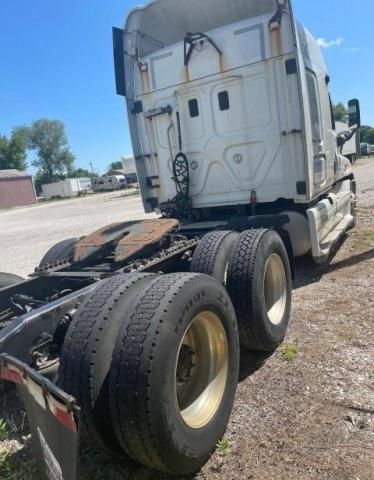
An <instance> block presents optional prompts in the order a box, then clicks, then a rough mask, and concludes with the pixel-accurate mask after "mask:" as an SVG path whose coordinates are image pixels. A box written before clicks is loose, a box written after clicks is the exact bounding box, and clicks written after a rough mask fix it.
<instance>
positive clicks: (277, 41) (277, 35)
mask: <svg viewBox="0 0 374 480" xmlns="http://www.w3.org/2000/svg"><path fill="white" fill-rule="evenodd" d="M270 43H271V53H272V55H273V56H276V57H277V56H279V55H281V54H282V36H281V28H280V26H279V28H273V29H272V30H271V31H270Z"/></svg>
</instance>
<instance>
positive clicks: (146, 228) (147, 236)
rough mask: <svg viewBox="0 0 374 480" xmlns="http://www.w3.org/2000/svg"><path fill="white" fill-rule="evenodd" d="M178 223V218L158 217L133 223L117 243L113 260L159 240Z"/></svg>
mask: <svg viewBox="0 0 374 480" xmlns="http://www.w3.org/2000/svg"><path fill="white" fill-rule="evenodd" d="M178 225H179V222H178V220H175V219H169V218H160V219H154V220H143V221H140V222H138V223H137V224H136V225H133V226H132V227H131V229H129V231H128V234H127V235H126V236H124V237H123V238H122V239H121V240H120V241H119V242H118V244H117V248H116V253H115V261H116V262H121V261H123V260H125V259H126V258H128V257H132V256H133V255H135V254H136V253H139V252H140V251H141V250H142V249H143V248H145V247H147V246H150V245H153V244H155V243H157V242H159V241H160V240H161V239H162V237H163V236H164V235H166V234H167V233H169V232H171V231H172V230H174V229H175V228H177V227H178Z"/></svg>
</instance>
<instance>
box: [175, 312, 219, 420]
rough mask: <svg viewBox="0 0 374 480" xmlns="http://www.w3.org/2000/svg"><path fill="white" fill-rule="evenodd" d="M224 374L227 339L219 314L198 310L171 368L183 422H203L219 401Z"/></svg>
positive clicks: (214, 412) (212, 412)
mask: <svg viewBox="0 0 374 480" xmlns="http://www.w3.org/2000/svg"><path fill="white" fill-rule="evenodd" d="M227 376H228V343H227V337H226V332H225V329H224V327H223V325H222V322H221V320H220V318H219V317H218V316H217V315H216V314H215V313H213V312H209V311H206V312H201V313H199V314H198V315H196V317H195V318H194V319H193V320H192V322H191V323H190V325H189V327H188V328H187V330H186V332H185V334H184V336H183V339H182V341H181V343H180V345H179V351H178V359H177V364H176V369H175V377H176V397H177V405H178V409H179V413H180V415H181V417H182V419H183V421H184V423H185V424H186V425H187V426H188V427H190V428H194V429H198V428H202V427H204V426H205V425H207V424H208V423H209V422H210V421H211V419H212V418H213V417H214V415H215V414H216V412H217V410H218V409H219V406H220V404H221V401H222V397H223V394H224V391H225V387H226V381H227Z"/></svg>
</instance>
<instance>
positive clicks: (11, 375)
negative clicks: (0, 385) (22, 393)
mask: <svg viewBox="0 0 374 480" xmlns="http://www.w3.org/2000/svg"><path fill="white" fill-rule="evenodd" d="M0 378H1V379H2V380H8V381H9V382H13V383H18V384H21V383H23V377H22V375H21V373H20V372H17V371H16V370H13V369H11V368H8V367H1V368H0Z"/></svg>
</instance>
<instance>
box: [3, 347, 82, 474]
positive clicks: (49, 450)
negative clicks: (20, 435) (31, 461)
mask: <svg viewBox="0 0 374 480" xmlns="http://www.w3.org/2000/svg"><path fill="white" fill-rule="evenodd" d="M0 378H1V379H2V380H8V381H11V382H13V383H15V384H16V385H17V391H18V393H19V395H20V397H21V398H22V400H23V403H24V406H25V409H26V413H27V417H28V421H29V425H30V430H31V434H32V440H33V447H34V451H35V454H36V457H37V460H38V463H39V466H40V470H41V472H42V474H43V476H44V478H45V479H46V480H77V478H78V477H77V462H78V449H79V428H78V421H79V411H80V409H79V407H78V406H77V404H76V400H75V399H74V398H73V397H71V396H70V395H67V394H66V393H65V392H63V391H62V390H61V389H59V388H58V387H56V385H54V384H53V383H52V382H50V381H49V380H47V379H46V378H44V377H42V376H41V375H39V374H38V373H37V372H35V371H34V370H33V369H32V368H30V367H29V366H27V365H26V364H24V363H22V362H20V361H19V360H17V359H16V358H13V357H10V356H8V355H6V354H3V355H0Z"/></svg>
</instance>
